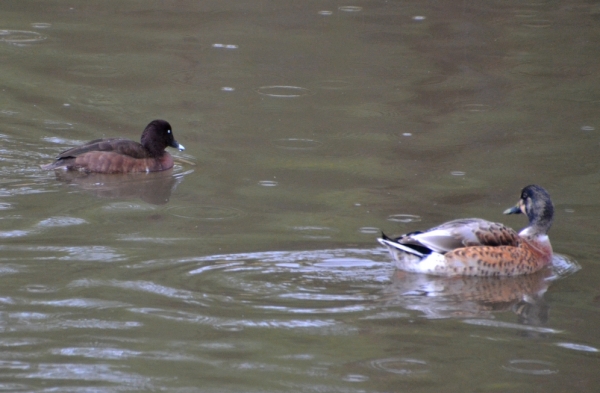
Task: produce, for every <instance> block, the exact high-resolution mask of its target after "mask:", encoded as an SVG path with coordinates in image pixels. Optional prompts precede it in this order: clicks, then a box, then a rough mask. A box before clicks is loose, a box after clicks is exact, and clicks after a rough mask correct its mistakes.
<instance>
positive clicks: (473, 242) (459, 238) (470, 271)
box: [378, 185, 554, 276]
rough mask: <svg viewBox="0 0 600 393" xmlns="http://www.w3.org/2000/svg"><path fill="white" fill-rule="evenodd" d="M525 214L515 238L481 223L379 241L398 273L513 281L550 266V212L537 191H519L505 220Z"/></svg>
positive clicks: (508, 231)
mask: <svg viewBox="0 0 600 393" xmlns="http://www.w3.org/2000/svg"><path fill="white" fill-rule="evenodd" d="M518 213H523V214H526V215H527V217H528V219H529V225H528V226H527V227H526V228H524V229H523V230H521V231H520V232H519V233H517V232H515V231H514V230H513V229H511V228H508V227H506V226H504V225H503V224H500V223H495V222H490V221H486V220H482V219H479V218H467V219H459V220H453V221H449V222H446V223H444V224H442V225H439V226H437V227H435V228H431V229H429V230H427V231H423V232H411V233H408V234H406V235H403V236H400V237H398V238H396V239H391V238H389V237H387V236H385V234H382V237H381V238H380V239H378V241H379V242H380V243H381V244H383V245H385V246H386V247H387V248H388V249H389V251H390V253H391V255H392V257H393V258H394V259H395V261H396V266H397V267H398V268H399V269H401V270H406V271H410V272H417V273H428V274H435V275H441V276H458V275H463V276H516V275H520V274H528V273H533V272H536V271H538V270H540V269H542V268H543V267H544V266H547V265H549V264H550V263H551V261H552V246H551V245H550V240H549V239H548V235H547V232H548V230H549V229H550V226H551V225H552V218H553V214H554V208H553V205H552V201H551V199H550V195H549V194H548V192H547V191H546V190H545V189H543V188H542V187H540V186H537V185H530V186H527V187H525V188H523V190H522V191H521V198H520V199H519V202H518V203H517V205H516V206H515V207H513V208H510V209H507V210H506V211H505V212H504V214H518Z"/></svg>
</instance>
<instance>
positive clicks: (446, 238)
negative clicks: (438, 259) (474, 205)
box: [398, 218, 519, 253]
mask: <svg viewBox="0 0 600 393" xmlns="http://www.w3.org/2000/svg"><path fill="white" fill-rule="evenodd" d="M398 240H399V242H400V243H402V244H407V245H417V246H424V247H427V248H429V249H431V250H432V251H434V252H439V253H446V252H448V251H452V250H454V249H456V248H462V247H469V246H517V245H518V244H519V235H518V233H517V232H516V231H514V230H513V229H511V228H508V227H507V226H505V225H503V224H500V223H497V222H491V221H486V220H482V219H480V218H466V219H459V220H453V221H448V222H446V223H444V224H441V225H439V226H437V227H435V228H431V229H429V230H428V231H425V232H413V233H409V234H407V235H405V236H403V237H402V238H401V239H398Z"/></svg>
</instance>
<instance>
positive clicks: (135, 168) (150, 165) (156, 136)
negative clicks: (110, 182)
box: [42, 120, 184, 173]
mask: <svg viewBox="0 0 600 393" xmlns="http://www.w3.org/2000/svg"><path fill="white" fill-rule="evenodd" d="M167 147H174V148H177V149H179V150H184V147H183V145H180V144H179V143H177V141H176V140H175V138H174V137H173V131H172V129H171V125H170V124H169V123H168V122H166V121H165V120H154V121H152V122H150V124H148V125H147V126H146V128H145V129H144V132H143V133H142V138H141V143H138V142H134V141H131V140H128V139H121V138H109V139H96V140H93V141H91V142H88V143H85V144H83V145H81V146H77V147H74V148H72V149H69V150H65V151H64V152H62V153H60V154H59V155H58V157H57V159H56V161H54V162H53V163H50V164H47V165H42V169H46V170H50V169H59V168H64V169H67V170H80V171H84V172H97V173H130V172H156V171H163V170H166V169H169V168H172V167H173V157H171V155H170V154H169V153H168V152H167V151H165V148H167Z"/></svg>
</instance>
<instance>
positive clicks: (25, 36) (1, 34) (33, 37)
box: [0, 30, 48, 44]
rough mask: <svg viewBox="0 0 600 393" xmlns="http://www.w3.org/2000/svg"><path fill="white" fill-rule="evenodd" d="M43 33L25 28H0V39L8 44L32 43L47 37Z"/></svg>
mask: <svg viewBox="0 0 600 393" xmlns="http://www.w3.org/2000/svg"><path fill="white" fill-rule="evenodd" d="M47 38H48V37H46V36H45V35H43V34H40V33H38V32H35V31H27V30H0V41H2V42H7V43H9V44H33V43H35V42H40V41H44V40H45V39H47Z"/></svg>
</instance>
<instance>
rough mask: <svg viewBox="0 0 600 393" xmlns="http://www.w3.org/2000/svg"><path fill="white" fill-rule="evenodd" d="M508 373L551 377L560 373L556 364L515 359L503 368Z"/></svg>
mask: <svg viewBox="0 0 600 393" xmlns="http://www.w3.org/2000/svg"><path fill="white" fill-rule="evenodd" d="M502 368H504V369H505V370H507V371H512V372H515V373H519V374H529V375H551V374H556V373H558V370H557V369H556V368H555V366H554V363H552V362H546V361H543V360H534V359H515V360H511V361H509V362H508V365H507V366H503V367H502Z"/></svg>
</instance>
